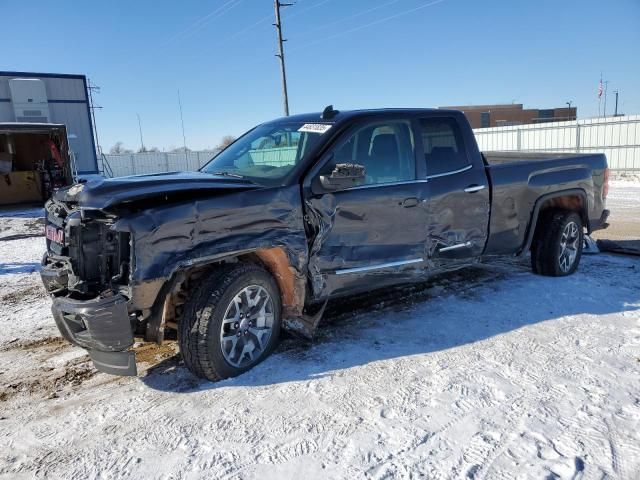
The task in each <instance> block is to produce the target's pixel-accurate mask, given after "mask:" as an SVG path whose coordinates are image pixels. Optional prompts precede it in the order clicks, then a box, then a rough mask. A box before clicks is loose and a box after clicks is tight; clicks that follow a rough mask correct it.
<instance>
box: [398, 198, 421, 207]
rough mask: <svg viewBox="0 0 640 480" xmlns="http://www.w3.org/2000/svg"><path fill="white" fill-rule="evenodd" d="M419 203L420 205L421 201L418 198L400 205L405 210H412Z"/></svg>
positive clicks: (407, 199)
mask: <svg viewBox="0 0 640 480" xmlns="http://www.w3.org/2000/svg"><path fill="white" fill-rule="evenodd" d="M418 203H420V200H419V199H418V198H417V197H409V198H405V199H404V200H403V201H402V202H400V205H402V206H403V207H404V208H411V207H415V206H416V205H418Z"/></svg>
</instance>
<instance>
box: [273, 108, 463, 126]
mask: <svg viewBox="0 0 640 480" xmlns="http://www.w3.org/2000/svg"><path fill="white" fill-rule="evenodd" d="M336 110H337V111H338V113H336V114H335V116H333V117H332V118H331V119H323V118H322V112H313V113H300V114H297V115H291V116H289V117H280V118H276V119H273V120H271V121H269V122H266V123H272V122H274V123H275V122H283V121H288V122H292V123H299V122H304V123H331V124H336V123H342V122H343V121H346V120H352V119H354V118H357V117H369V116H374V115H376V114H378V115H384V114H402V113H407V114H412V115H413V114H416V113H425V114H433V113H435V112H438V113H444V114H454V113H460V112H459V111H458V110H445V109H439V108H372V109H365V110H339V109H336Z"/></svg>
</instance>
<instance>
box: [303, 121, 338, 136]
mask: <svg viewBox="0 0 640 480" xmlns="http://www.w3.org/2000/svg"><path fill="white" fill-rule="evenodd" d="M330 128H331V125H327V124H325V123H305V124H304V125H302V126H301V127H300V128H299V129H298V131H299V132H309V133H319V134H320V135H322V134H323V133H325V132H326V131H327V130H329V129H330Z"/></svg>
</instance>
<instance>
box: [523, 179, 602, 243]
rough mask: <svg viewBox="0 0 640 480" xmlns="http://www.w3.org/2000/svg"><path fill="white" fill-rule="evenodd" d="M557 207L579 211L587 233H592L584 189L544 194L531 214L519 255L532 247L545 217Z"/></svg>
mask: <svg viewBox="0 0 640 480" xmlns="http://www.w3.org/2000/svg"><path fill="white" fill-rule="evenodd" d="M555 209H564V210H570V211H573V212H577V213H578V214H580V218H581V219H582V224H583V225H584V226H585V227H586V229H587V233H591V226H590V225H589V215H588V213H587V212H588V205H587V197H586V195H585V193H584V191H583V190H581V189H577V188H576V189H573V190H568V191H566V192H559V193H557V194H550V195H547V196H543V197H541V198H540V199H538V201H537V202H536V204H535V206H534V208H533V212H532V214H531V220H530V222H529V228H528V233H527V236H526V238H525V242H524V244H523V247H522V249H521V250H519V251H518V253H517V255H523V254H524V253H526V252H527V251H528V250H529V249H530V248H531V243H532V242H533V238H534V236H535V234H536V232H537V231H538V230H539V229H540V228H541V227H542V225H544V221H541V220H543V219H544V217H546V216H547V214H548V213H549V212H551V211H553V210H555Z"/></svg>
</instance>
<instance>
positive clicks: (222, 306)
mask: <svg viewBox="0 0 640 480" xmlns="http://www.w3.org/2000/svg"><path fill="white" fill-rule="evenodd" d="M242 292H244V296H243V294H242ZM245 300H246V302H245ZM252 302H255V303H254V304H253V306H251V303H252ZM243 312H244V313H243ZM256 312H257V313H256ZM280 320H281V304H280V291H279V289H278V287H277V285H276V283H275V281H274V280H273V277H271V275H270V274H269V273H267V272H266V271H265V270H263V269H262V268H260V267H257V266H254V265H243V264H233V265H225V266H222V267H220V268H219V269H218V270H217V271H215V272H214V274H213V275H212V276H211V277H209V278H207V280H205V281H204V282H203V283H202V284H201V285H199V286H198V287H197V288H196V289H195V291H193V293H192V294H191V295H190V298H189V299H188V300H187V302H186V304H185V309H184V314H183V317H182V318H181V320H180V324H179V326H178V343H179V345H180V352H181V354H182V358H183V359H184V363H185V365H186V366H187V368H188V369H189V370H191V372H193V373H194V374H195V375H197V376H199V377H202V378H206V379H209V380H212V381H217V380H222V379H224V378H229V377H235V376H237V375H240V374H241V373H244V372H246V371H247V370H249V369H251V368H253V367H254V366H256V365H257V364H258V363H260V362H261V361H262V360H264V359H265V358H266V357H267V356H269V354H270V353H271V352H272V351H273V349H274V348H275V346H276V345H277V344H278V340H279V337H280ZM261 324H262V325H261ZM267 324H269V328H267ZM267 333H268V335H267Z"/></svg>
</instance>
